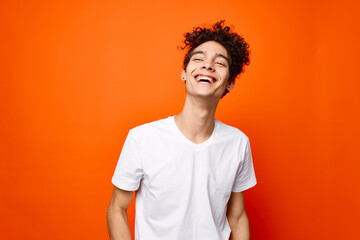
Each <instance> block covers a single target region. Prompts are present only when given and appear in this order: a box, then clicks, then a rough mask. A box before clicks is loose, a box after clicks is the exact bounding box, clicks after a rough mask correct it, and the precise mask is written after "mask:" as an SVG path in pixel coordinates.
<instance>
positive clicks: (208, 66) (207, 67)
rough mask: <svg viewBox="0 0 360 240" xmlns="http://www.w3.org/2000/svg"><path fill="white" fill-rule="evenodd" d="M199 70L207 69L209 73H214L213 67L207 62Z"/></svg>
mask: <svg viewBox="0 0 360 240" xmlns="http://www.w3.org/2000/svg"><path fill="white" fill-rule="evenodd" d="M201 68H202V69H207V70H209V71H214V67H213V66H212V65H211V64H210V63H208V62H204V65H203V66H202V67H201Z"/></svg>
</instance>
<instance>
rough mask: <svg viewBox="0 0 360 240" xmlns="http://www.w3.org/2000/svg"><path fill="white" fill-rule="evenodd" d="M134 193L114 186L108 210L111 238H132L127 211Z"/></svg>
mask: <svg viewBox="0 0 360 240" xmlns="http://www.w3.org/2000/svg"><path fill="white" fill-rule="evenodd" d="M133 193H134V192H133V191H124V190H121V189H119V188H117V187H114V191H113V196H112V199H111V202H110V205H109V207H108V210H107V225H108V231H109V235H110V239H111V240H131V235H130V229H129V224H128V220H127V212H126V211H127V208H128V206H129V204H130V201H131V198H132V196H133Z"/></svg>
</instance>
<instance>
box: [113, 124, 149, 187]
mask: <svg viewBox="0 0 360 240" xmlns="http://www.w3.org/2000/svg"><path fill="white" fill-rule="evenodd" d="M140 156H141V152H140V147H139V143H138V141H136V138H135V137H134V136H133V133H132V131H131V130H130V132H129V134H128V136H127V137H126V140H125V143H124V146H123V148H122V151H121V154H120V157H119V160H118V163H117V165H116V169H115V172H114V175H113V177H112V180H111V182H112V183H113V184H114V185H115V186H116V187H118V188H120V189H123V190H126V191H135V190H137V189H138V188H139V186H140V181H141V179H142V177H143V169H142V166H141V157H140Z"/></svg>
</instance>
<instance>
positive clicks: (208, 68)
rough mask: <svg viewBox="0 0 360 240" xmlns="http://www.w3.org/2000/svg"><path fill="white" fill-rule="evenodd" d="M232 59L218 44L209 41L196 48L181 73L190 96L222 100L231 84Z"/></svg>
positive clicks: (231, 86)
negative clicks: (230, 68)
mask: <svg viewBox="0 0 360 240" xmlns="http://www.w3.org/2000/svg"><path fill="white" fill-rule="evenodd" d="M229 66H230V57H229V54H228V53H227V51H226V49H225V48H224V47H223V46H222V45H221V44H220V43H218V42H215V41H208V42H205V43H203V44H201V45H199V46H198V47H196V48H195V49H194V50H193V51H192V54H191V58H190V61H189V63H188V65H187V66H186V69H185V70H183V72H182V73H181V78H182V80H184V81H186V89H187V94H188V95H193V96H203V97H211V98H218V99H220V98H221V96H222V95H223V93H224V91H225V89H226V88H228V90H230V89H232V88H233V86H234V83H229V82H228V79H229Z"/></svg>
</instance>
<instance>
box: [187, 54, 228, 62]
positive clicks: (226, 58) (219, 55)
mask: <svg viewBox="0 0 360 240" xmlns="http://www.w3.org/2000/svg"><path fill="white" fill-rule="evenodd" d="M199 53H200V54H204V55H205V52H204V51H195V52H193V53H192V54H191V56H190V58H191V57H192V56H194V55H195V54H199ZM216 56H217V57H222V58H224V59H225V60H226V61H228V63H229V64H230V59H229V58H228V57H226V56H224V55H222V54H220V53H217V54H216Z"/></svg>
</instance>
